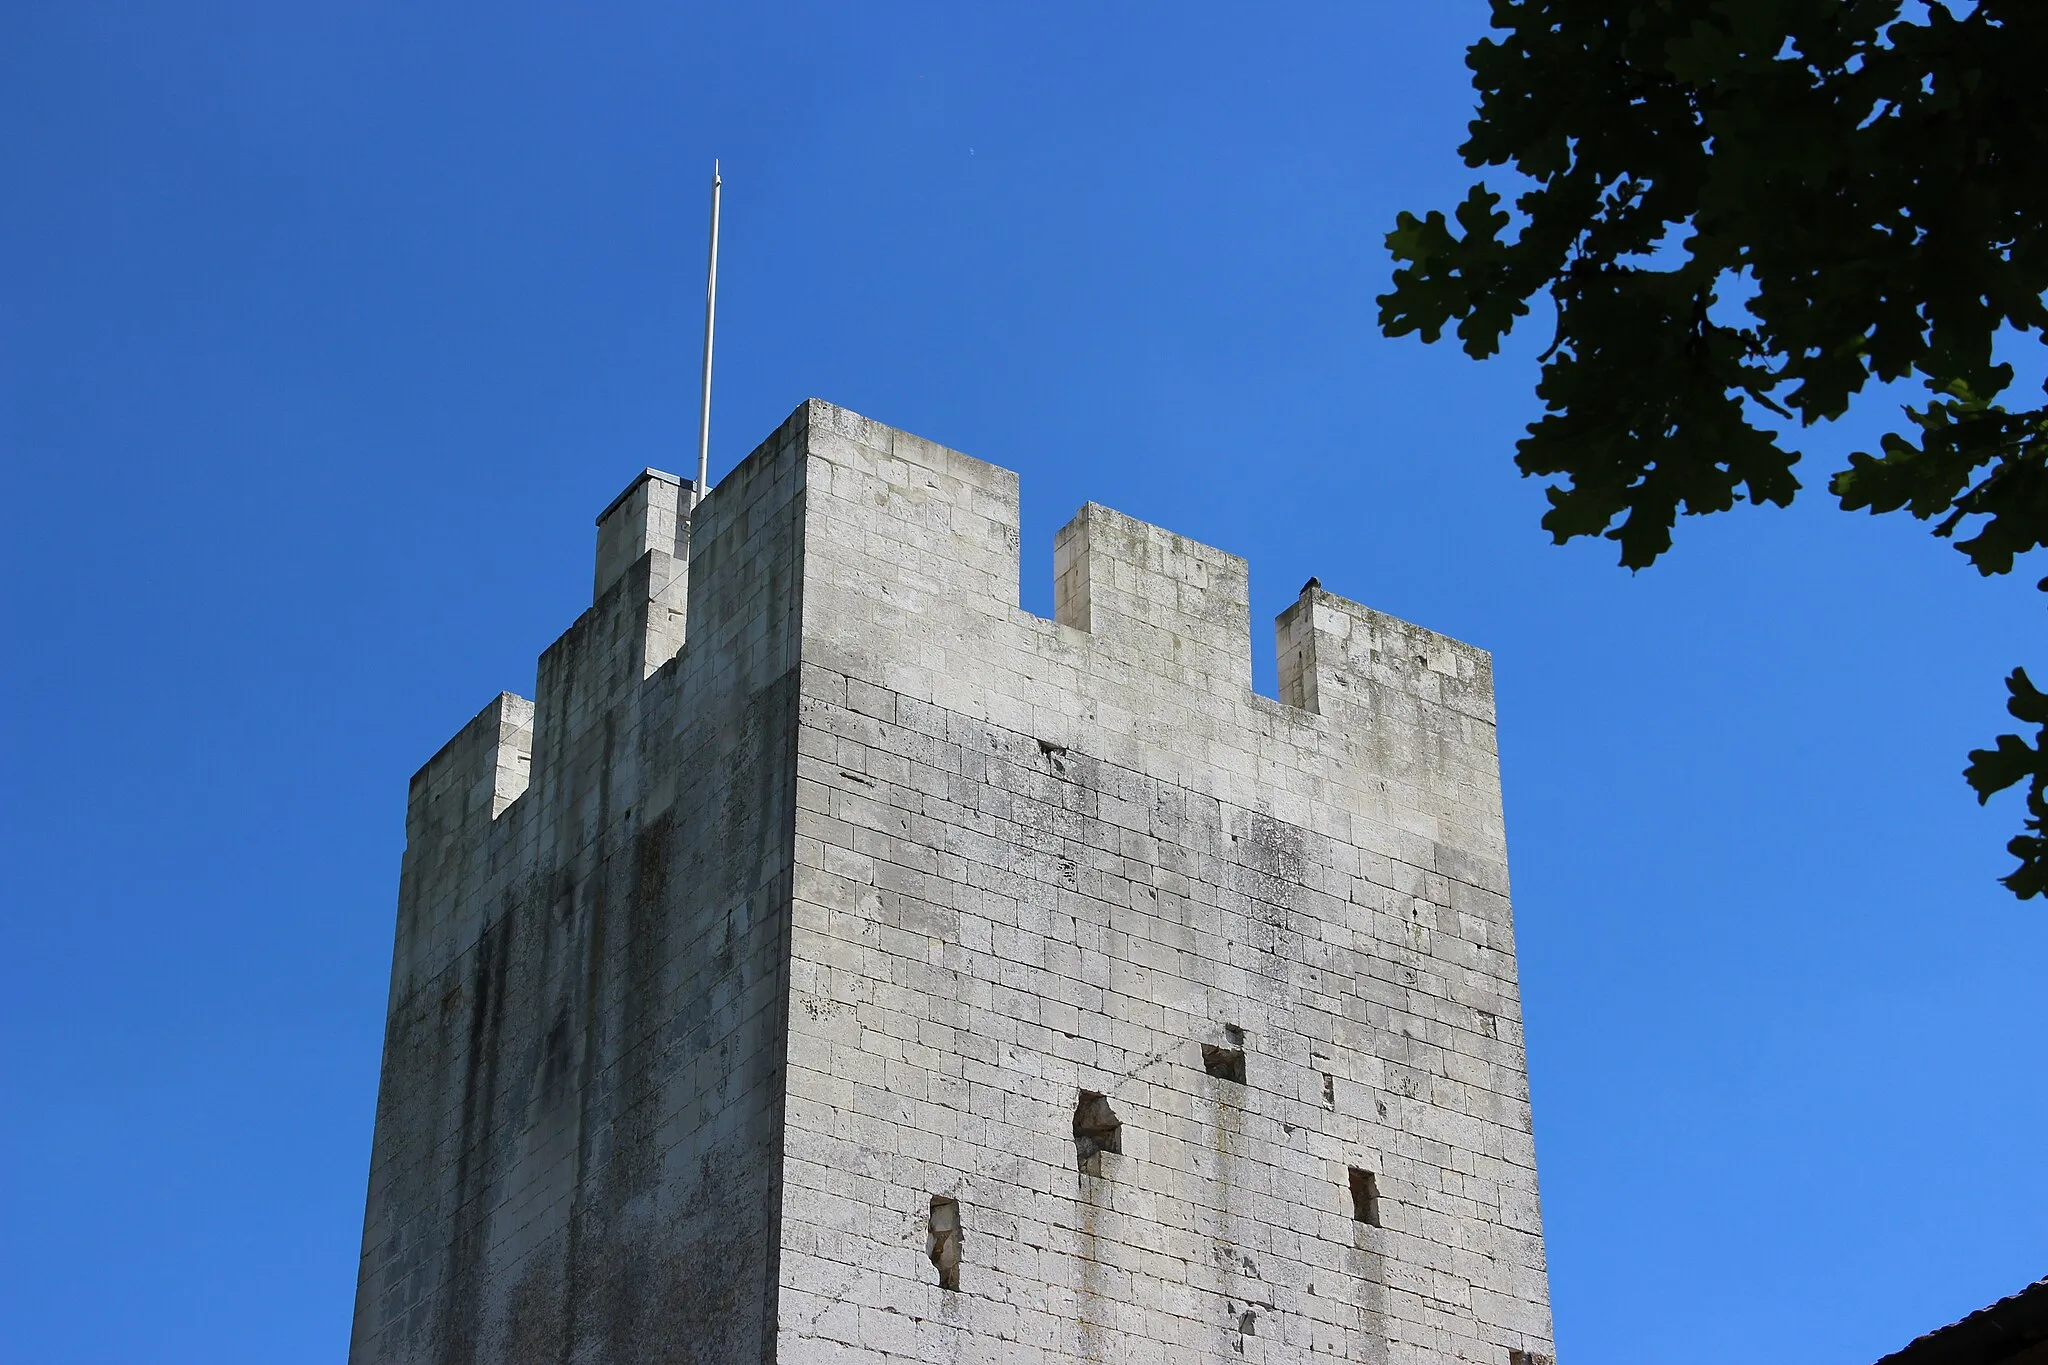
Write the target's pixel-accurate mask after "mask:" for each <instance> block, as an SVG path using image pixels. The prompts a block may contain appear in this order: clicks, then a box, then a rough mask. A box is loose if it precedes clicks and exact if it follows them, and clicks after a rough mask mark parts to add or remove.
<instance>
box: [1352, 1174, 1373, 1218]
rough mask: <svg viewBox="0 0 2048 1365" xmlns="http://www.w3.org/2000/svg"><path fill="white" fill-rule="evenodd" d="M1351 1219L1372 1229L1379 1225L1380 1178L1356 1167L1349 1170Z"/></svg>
mask: <svg viewBox="0 0 2048 1365" xmlns="http://www.w3.org/2000/svg"><path fill="white" fill-rule="evenodd" d="M1351 1217H1352V1219H1353V1221H1355V1222H1360V1223H1365V1224H1369V1225H1370V1226H1372V1227H1378V1226H1379V1225H1380V1178H1379V1177H1378V1176H1376V1175H1374V1174H1373V1173H1372V1172H1371V1171H1368V1170H1365V1169H1363V1168H1362V1167H1358V1166H1353V1167H1352V1168H1351Z"/></svg>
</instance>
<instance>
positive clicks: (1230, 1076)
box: [1202, 1043, 1244, 1085]
mask: <svg viewBox="0 0 2048 1365" xmlns="http://www.w3.org/2000/svg"><path fill="white" fill-rule="evenodd" d="M1202 1070H1204V1071H1206V1072H1208V1073H1209V1074H1210V1075H1211V1076H1214V1077H1215V1078H1216V1079H1217V1080H1219V1081H1236V1082H1237V1083H1238V1084H1239V1085H1243V1084H1244V1049H1243V1048H1241V1047H1217V1046H1215V1045H1214V1044H1211V1043H1204V1044H1202Z"/></svg>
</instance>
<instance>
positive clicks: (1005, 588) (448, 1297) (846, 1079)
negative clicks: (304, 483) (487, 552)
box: [351, 400, 1550, 1365]
mask: <svg viewBox="0 0 2048 1365" xmlns="http://www.w3.org/2000/svg"><path fill="white" fill-rule="evenodd" d="M1019 540H1020V537H1019V516H1018V481H1017V476H1016V475H1015V474H1014V473H1013V472H1011V471H1009V470H1006V469H1002V468H1000V467H998V466H995V465H992V464H988V463H986V462H984V461H981V460H977V459H974V458H973V457H971V456H968V455H964V454H961V453H960V452H958V451H954V450H950V449H948V448H946V447H944V446H941V445H937V444H935V443H933V442H930V441H927V440H924V439H922V438H920V437H916V436H913V435H910V434H908V433H906V432H901V431H896V430H894V429H892V428H890V427H887V426H884V425H882V424H880V423H878V422H874V421H871V420H869V419H867V418H864V417H861V416H859V415H857V414H855V413H852V412H848V411H846V410H845V409H843V408H837V407H834V406H832V405H830V404H827V403H822V402H818V401H815V400H813V401H810V402H807V403H805V404H803V405H802V406H800V407H799V408H798V409H797V410H796V411H795V412H794V413H793V414H792V415H791V416H790V417H789V419H788V420H787V421H785V422H784V423H783V424H782V426H781V427H779V428H778V429H777V430H776V431H775V433H774V434H773V435H771V436H770V437H769V439H768V440H767V441H765V442H763V443H762V444H761V445H760V446H759V447H758V448H757V449H756V450H754V452H753V453H752V454H750V455H749V456H748V457H747V458H746V459H745V460H743V461H741V462H740V464H739V465H738V466H737V467H735V468H734V469H733V470H732V472H731V473H729V474H728V475H726V477H725V478H724V479H722V480H721V481H720V482H719V483H718V485H717V486H716V487H714V488H711V489H708V490H699V489H697V488H696V487H694V486H693V485H692V484H691V483H689V482H688V481H686V480H682V479H679V478H676V477H675V476H673V475H669V474H664V473H662V472H660V471H658V470H652V469H649V470H645V471H643V472H642V473H641V474H640V475H638V476H637V477H636V478H635V479H634V480H633V481H632V483H631V484H629V485H628V487H627V488H626V490H625V491H624V492H623V493H621V494H620V496H619V497H618V498H617V499H615V500H614V501H613V502H612V503H611V505H610V506H608V507H607V508H606V509H605V511H604V512H603V513H602V514H601V515H600V516H599V517H598V519H597V536H596V542H597V543H596V547H595V560H594V569H593V576H592V603H591V606H590V608H589V609H588V610H586V611H584V612H583V613H582V614H581V615H580V616H579V617H578V618H577V620H576V621H575V622H574V623H573V624H571V625H570V626H569V628H568V629H567V630H566V631H564V632H563V633H562V635H561V636H560V637H559V638H558V639H556V640H555V641H554V643H553V644H551V645H550V646H549V647H548V648H547V650H546V651H545V652H544V653H543V654H542V655H541V657H540V660H539V663H538V667H537V676H536V685H535V688H534V699H533V700H532V701H531V702H529V701H526V700H524V699H522V698H519V697H515V696H512V695H511V694H509V693H508V694H502V695H500V696H499V697H498V698H497V699H496V700H494V701H492V702H491V703H490V705H488V706H486V707H485V708H484V710H483V711H482V712H481V713H480V714H479V715H478V716H477V717H476V718H474V719H473V720H471V721H470V722H469V724H468V725H466V726H465V727H463V729H462V730H461V731H460V732H459V733H458V734H457V735H456V737H455V738H454V739H452V740H450V741H449V743H448V744H447V745H446V746H444V747H443V749H442V750H441V751H440V752H439V753H438V754H436V755H435V756H434V758H433V759H432V760H430V761H429V762H428V763H427V765H426V766H425V767H423V768H422V769H421V770H420V772H419V774H418V775H417V776H416V777H415V778H414V779H413V784H412V788H411V792H410V795H409V800H408V807H407V822H406V830H407V844H406V852H405V861H404V865H403V867H402V870H401V879H400V897H399V915H398V932H397V942H396V949H395V953H394V960H393V971H392V996H391V1006H390V1016H389V1025H388V1033H387V1039H386V1047H385V1073H384V1079H383V1084H382V1087H381V1089H380V1095H379V1105H378V1123H377V1145H376V1153H375V1156H374V1158H373V1168H372V1175H371V1188H370V1199H369V1212H368V1216H367V1218H366V1223H365V1233H364V1253H363V1269H362V1278H361V1282H360V1288H359V1291H358V1300H357V1318H356V1328H355V1344H354V1346H353V1348H352V1352H351V1361H352V1363H353V1365H398V1363H399V1362H406V1365H429V1363H430V1362H436V1361H445V1360H451V1359H462V1360H472V1359H473V1360H484V1359H525V1358H529V1357H530V1358H536V1359H538V1358H547V1359H568V1358H571V1357H572V1356H573V1357H574V1358H576V1359H578V1360H589V1361H593V1362H603V1365H626V1362H634V1363H635V1365H637V1363H638V1362H641V1361H646V1362H653V1361H656V1360H661V1361H674V1360H691V1361H696V1360H702V1361H714V1360H715V1361H719V1362H730V1363H731V1365H773V1363H774V1362H781V1361H798V1360H804V1361H808V1360H822V1359H832V1360H835V1361H844V1362H847V1365H869V1363H870V1362H877V1363H878V1362H881V1361H884V1360H901V1359H927V1360H936V1359H960V1360H969V1359H992V1358H996V1357H997V1356H1002V1357H1003V1358H1005V1359H1009V1358H1015V1359H1017V1360H1019V1361H1025V1360H1029V1361H1032V1362H1042V1363H1043V1365H1088V1363H1089V1362H1096V1361H1100V1360H1102V1359H1105V1358H1108V1356H1109V1355H1110V1354H1112V1353H1117V1354H1129V1355H1131V1357H1132V1358H1133V1359H1141V1360H1175V1361H1178V1360H1183V1359H1186V1360H1197V1359H1230V1360H1239V1359H1242V1360H1262V1359H1263V1360H1282V1359H1286V1360H1295V1359H1308V1358H1311V1357H1314V1358H1318V1359H1322V1358H1329V1359H1333V1360H1353V1361H1371V1362H1375V1365H1387V1362H1401V1363H1402V1365H1409V1363H1413V1365H1435V1362H1439V1361H1441V1362H1451V1361H1459V1362H1465V1361H1470V1362H1494V1365H1507V1362H1510V1361H1511V1360H1513V1359H1536V1358H1542V1357H1544V1356H1545V1354H1546V1353H1547V1352H1548V1350H1549V1330H1550V1329H1549V1318H1548V1298H1547V1287H1546V1285H1545V1282H1544V1272H1543V1260H1542V1257H1543V1251H1542V1240H1541V1228H1540V1220H1539V1218H1538V1216H1537V1212H1536V1193H1535V1173H1534V1171H1535V1158H1534V1151H1533V1145H1532V1139H1531V1138H1530V1123H1529V1115H1528V1099H1527V1089H1526V1080H1525V1074H1526V1073H1525V1066H1524V1062H1523V1058H1522V1054H1521V1041H1520V1031H1519V1019H1520V1012H1519V1000H1518V997H1517V993H1516V986H1515V969H1514V947H1513V930H1512V922H1511V916H1510V913H1509V907H1508V901H1507V863H1506V843H1505V833H1504V829H1503V823H1502V814H1501V806H1500V782H1499V772H1498V760H1497V746H1496V743H1495V735H1494V726H1495V718H1494V705H1493V674H1492V665H1491V661H1490V658H1489V656H1488V655H1487V654H1486V653H1485V652H1484V651H1482V650H1478V649H1475V648H1473V647H1471V646H1469V645H1465V644H1461V643H1459V642H1457V641H1455V640H1450V639H1447V638H1445V637H1443V636H1441V635H1438V634H1435V633H1434V632H1431V631H1428V630H1424V629H1422V628H1421V627H1418V626H1415V625H1411V624H1409V623H1407V622H1404V621H1399V620H1396V619H1395V618H1393V617H1390V616H1387V615H1385V614H1384V613H1381V612H1378V611H1375V610H1373V609H1371V608H1369V607H1366V606H1363V605H1361V604H1359V603H1357V602H1354V601H1350V600H1348V599H1346V598H1343V597H1339V596H1336V595H1335V594H1332V593H1329V592H1325V591H1323V590H1322V589H1321V588H1320V586H1318V585H1317V584H1316V583H1315V582H1314V581H1313V580H1312V581H1311V583H1310V585H1309V586H1308V587H1306V588H1304V589H1303V590H1302V593H1301V594H1300V596H1299V598H1298V599H1297V600H1296V601H1295V602H1294V603H1293V604H1292V605H1290V606H1289V607H1288V608H1287V609H1286V610H1285V611H1283V612H1282V613H1280V615H1279V617H1278V619H1277V621H1276V623H1275V632H1276V641H1277V646H1278V658H1279V699H1278V700H1277V701H1276V700H1272V699H1269V698H1267V697H1264V696H1260V695H1258V694H1257V693H1255V692H1254V691H1253V689H1252V636H1251V630H1252V626H1251V615H1250V591H1249V568H1248V566H1247V564H1246V562H1245V561H1244V560H1243V559H1241V558H1239V557H1238V556H1236V555H1233V554H1230V553H1228V552H1227V551H1224V550H1221V549H1217V548H1215V547H1212V546H1208V545H1203V544H1200V543H1198V542H1195V541H1192V540H1189V539H1187V538H1185V537H1182V536H1179V535H1176V534H1174V533H1173V532H1171V531H1168V530H1165V529H1163V528H1161V527H1157V526H1152V525H1148V524H1146V523H1144V522H1141V521H1138V520H1135V519H1134V518H1131V517H1129V516H1126V515H1124V514H1122V513H1119V512H1115V511H1112V510H1111V509H1109V508H1106V507H1102V506H1099V505H1097V504H1094V503H1089V504H1087V505H1085V506H1083V507H1082V508H1081V509H1080V511H1079V512H1078V513H1077V514H1076V515H1075V516H1074V518H1073V519H1072V520H1071V521H1069V522H1068V523H1067V525H1066V526H1064V527H1063V528H1061V530H1060V531H1059V532H1058V534H1057V535H1056V537H1055V539H1054V545H1053V574H1054V584H1053V589H1054V591H1053V598H1054V608H1053V614H1052V616H1051V617H1050V618H1046V617H1040V616H1038V615H1035V614H1033V613H1031V612H1028V611H1025V610H1024V609H1023V608H1022V606H1021V602H1020V594H1019V586H1020V577H1021V572H1022V570H1021V565H1022V553H1021V547H1020V543H1019Z"/></svg>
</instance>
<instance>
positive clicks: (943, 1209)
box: [924, 1195, 960, 1289]
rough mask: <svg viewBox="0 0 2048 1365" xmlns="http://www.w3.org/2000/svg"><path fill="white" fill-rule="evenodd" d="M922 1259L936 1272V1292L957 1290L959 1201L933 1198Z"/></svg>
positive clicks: (958, 1272) (937, 1196) (958, 1285)
mask: <svg viewBox="0 0 2048 1365" xmlns="http://www.w3.org/2000/svg"><path fill="white" fill-rule="evenodd" d="M924 1250H925V1255H927V1256H929V1257H931V1258H932V1268H933V1269H934V1270H937V1271H938V1272H939V1288H941V1289H958V1288H959V1287H960V1201H959V1200H957V1199H948V1198H946V1197H945V1196H944V1195H933V1196H932V1221H931V1225H930V1227H929V1229H928V1230H927V1231H926V1233H925V1238H924Z"/></svg>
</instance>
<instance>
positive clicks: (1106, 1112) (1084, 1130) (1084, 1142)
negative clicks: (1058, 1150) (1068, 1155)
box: [1074, 1090, 1124, 1175]
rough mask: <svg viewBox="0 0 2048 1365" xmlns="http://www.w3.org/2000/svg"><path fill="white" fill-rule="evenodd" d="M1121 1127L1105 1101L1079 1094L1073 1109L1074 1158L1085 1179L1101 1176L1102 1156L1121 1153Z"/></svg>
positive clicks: (1089, 1093)
mask: <svg viewBox="0 0 2048 1365" xmlns="http://www.w3.org/2000/svg"><path fill="white" fill-rule="evenodd" d="M1123 1149H1124V1125H1123V1121H1122V1120H1121V1119H1119V1118H1117V1116H1116V1111H1115V1110H1114V1109H1112V1108H1110V1107H1109V1097H1108V1096H1106V1095H1101V1094H1097V1093H1096V1092H1095V1091H1093V1090H1083V1091H1082V1092H1081V1098H1080V1101H1079V1102H1078V1103H1077V1104H1075V1106H1074V1158H1075V1160H1076V1161H1077V1162H1079V1163H1080V1167H1081V1169H1082V1170H1083V1171H1085V1172H1087V1173H1088V1174H1089V1175H1101V1174H1102V1154H1103V1153H1104V1152H1119V1153H1120V1152H1122V1151H1123Z"/></svg>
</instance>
